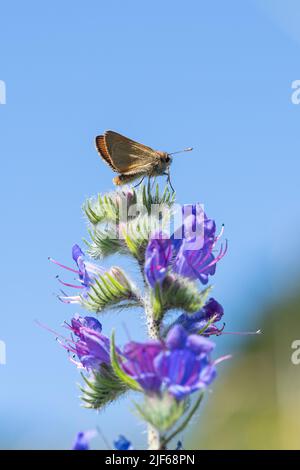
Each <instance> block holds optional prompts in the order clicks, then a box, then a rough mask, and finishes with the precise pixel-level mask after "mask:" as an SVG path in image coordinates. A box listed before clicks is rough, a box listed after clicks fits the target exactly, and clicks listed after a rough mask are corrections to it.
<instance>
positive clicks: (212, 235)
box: [173, 208, 227, 284]
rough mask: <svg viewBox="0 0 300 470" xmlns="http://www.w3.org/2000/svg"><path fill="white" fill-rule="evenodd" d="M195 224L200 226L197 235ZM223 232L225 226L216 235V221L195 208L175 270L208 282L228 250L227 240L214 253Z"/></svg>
mask: <svg viewBox="0 0 300 470" xmlns="http://www.w3.org/2000/svg"><path fill="white" fill-rule="evenodd" d="M194 226H196V227H199V229H198V232H199V233H198V234H197V228H196V234H195V235H193V233H195V230H194ZM222 233H223V228H222V230H221V233H220V234H219V235H218V236H216V224H215V221H214V220H212V219H209V218H207V216H206V215H205V214H204V213H202V214H201V213H200V215H198V213H197V210H196V208H195V209H194V215H192V217H191V219H190V223H189V226H188V228H186V229H185V236H184V238H183V239H182V242H181V244H180V246H178V252H177V255H176V258H175V260H174V264H173V270H174V272H176V273H178V274H180V275H182V276H185V277H188V278H190V279H199V281H200V282H201V283H202V284H207V282H208V276H212V275H214V274H215V272H216V264H217V262H218V261H219V260H220V259H221V258H223V256H224V255H225V253H226V251H227V242H226V243H225V247H224V249H223V246H222V245H221V248H220V250H219V253H218V255H217V256H216V257H215V256H214V254H213V250H214V248H215V246H216V243H217V241H218V240H219V238H220V237H221V235H222ZM188 235H189V236H188Z"/></svg>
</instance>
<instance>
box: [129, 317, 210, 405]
mask: <svg viewBox="0 0 300 470" xmlns="http://www.w3.org/2000/svg"><path fill="white" fill-rule="evenodd" d="M213 348H214V344H213V343H212V342H211V341H209V340H208V339H206V338H203V337H202V336H199V335H194V334H192V335H188V334H187V332H186V331H185V329H184V328H183V327H182V326H181V325H175V326H173V328H171V330H170V331H169V333H168V334H167V337H166V339H165V340H164V341H148V342H146V343H135V342H130V343H129V344H128V345H127V346H126V347H125V348H124V353H123V364H122V365H123V369H124V371H125V372H126V373H127V374H128V375H130V376H132V377H133V378H134V379H135V380H136V381H137V382H138V383H139V384H140V385H141V386H142V388H143V389H144V390H145V391H146V392H148V393H157V394H160V393H163V392H164V391H168V392H169V393H170V394H171V395H173V396H174V397H175V398H176V399H178V400H180V399H182V398H184V397H186V396H187V395H189V394H191V393H193V392H195V391H196V390H200V389H204V388H205V387H207V386H208V385H209V384H210V383H211V382H212V381H213V379H214V378H215V375H216V369H215V365H214V363H213V362H212V361H211V360H210V353H211V351H212V350H213Z"/></svg>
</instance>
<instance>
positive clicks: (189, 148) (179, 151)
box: [168, 147, 194, 155]
mask: <svg viewBox="0 0 300 470" xmlns="http://www.w3.org/2000/svg"><path fill="white" fill-rule="evenodd" d="M192 150H194V149H193V147H188V148H186V149H183V150H177V152H172V153H168V155H176V154H177V153H183V152H191V151H192Z"/></svg>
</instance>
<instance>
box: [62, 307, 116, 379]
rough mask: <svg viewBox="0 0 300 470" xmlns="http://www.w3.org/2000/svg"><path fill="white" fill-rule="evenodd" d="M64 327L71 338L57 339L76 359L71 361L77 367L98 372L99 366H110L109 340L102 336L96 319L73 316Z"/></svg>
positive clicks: (100, 326) (100, 327) (99, 324)
mask: <svg viewBox="0 0 300 470" xmlns="http://www.w3.org/2000/svg"><path fill="white" fill-rule="evenodd" d="M66 327H67V328H68V329H70V330H71V332H72V333H73V335H72V337H71V338H70V339H66V338H63V340H62V339H61V338H60V337H58V339H59V340H60V343H61V344H62V345H63V347H64V348H65V349H67V350H68V351H70V352H72V353H73V354H74V355H75V356H77V357H78V361H77V360H76V359H75V358H74V359H73V360H72V362H74V363H75V364H76V365H77V367H79V368H85V369H87V370H93V371H98V370H99V369H100V366H101V364H103V363H104V364H107V365H110V340H109V338H108V337H107V336H105V335H103V334H102V325H101V323H100V322H99V321H98V320H97V319H96V318H93V317H80V316H75V317H74V318H72V320H71V324H70V325H68V324H66Z"/></svg>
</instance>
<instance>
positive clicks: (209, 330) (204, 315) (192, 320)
mask: <svg viewBox="0 0 300 470" xmlns="http://www.w3.org/2000/svg"><path fill="white" fill-rule="evenodd" d="M223 314H224V310H223V307H222V305H221V304H219V303H218V302H217V301H216V300H215V299H213V298H212V297H211V298H210V299H209V300H208V301H207V302H206V304H205V305H204V307H203V308H202V309H201V310H199V312H196V313H193V314H186V313H183V314H182V315H180V316H179V317H178V318H177V320H176V322H175V324H179V325H181V326H183V327H184V329H185V330H186V331H187V332H188V333H198V334H199V332H201V331H203V332H202V333H201V334H202V335H204V336H211V335H213V334H216V335H217V334H220V333H221V332H222V329H220V328H217V327H216V326H215V325H214V323H217V322H218V321H220V320H221V318H222V317H223Z"/></svg>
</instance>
